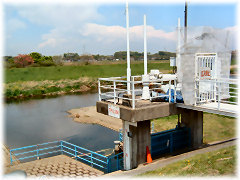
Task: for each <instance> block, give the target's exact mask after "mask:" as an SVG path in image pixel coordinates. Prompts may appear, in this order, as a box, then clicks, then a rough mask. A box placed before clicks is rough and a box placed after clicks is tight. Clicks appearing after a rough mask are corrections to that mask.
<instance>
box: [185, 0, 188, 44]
mask: <svg viewBox="0 0 240 180" xmlns="http://www.w3.org/2000/svg"><path fill="white" fill-rule="evenodd" d="M187 10H188V3H187V1H185V11H184V27H185V28H184V29H185V30H184V43H187Z"/></svg>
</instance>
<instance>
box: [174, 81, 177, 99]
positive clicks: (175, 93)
mask: <svg viewBox="0 0 240 180" xmlns="http://www.w3.org/2000/svg"><path fill="white" fill-rule="evenodd" d="M176 86H177V83H176V80H174V103H176V102H177V101H176V99H177V92H176V89H177V88H176Z"/></svg>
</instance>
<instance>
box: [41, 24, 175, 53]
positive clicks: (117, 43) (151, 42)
mask: <svg viewBox="0 0 240 180" xmlns="http://www.w3.org/2000/svg"><path fill="white" fill-rule="evenodd" d="M129 31H130V48H131V51H140V52H142V51H143V26H133V27H130V29H129ZM43 37H44V42H42V43H41V44H40V45H39V47H41V48H49V47H53V44H54V47H55V48H60V49H62V50H64V48H63V47H66V46H67V47H68V48H67V49H65V51H67V50H72V51H74V50H75V51H77V52H78V53H82V47H83V46H85V47H86V51H87V52H88V53H93V54H95V53H99V54H113V53H114V52H115V51H119V50H125V49H126V29H125V27H121V26H105V25H100V24H95V23H86V24H81V25H79V27H77V29H71V28H66V27H65V28H56V29H54V30H52V31H51V32H50V33H48V34H45V35H44V36H43ZM147 37H148V51H150V52H157V51H159V50H161V49H162V50H170V51H175V47H176V45H175V43H176V41H175V39H176V38H175V32H164V31H163V30H158V29H155V28H154V27H152V26H147ZM53 39H54V41H53ZM49 53H50V52H49Z"/></svg>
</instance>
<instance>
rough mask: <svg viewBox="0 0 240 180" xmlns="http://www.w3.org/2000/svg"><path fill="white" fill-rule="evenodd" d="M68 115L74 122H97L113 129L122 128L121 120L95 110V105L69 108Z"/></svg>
mask: <svg viewBox="0 0 240 180" xmlns="http://www.w3.org/2000/svg"><path fill="white" fill-rule="evenodd" d="M68 113H69V114H70V117H72V118H73V119H74V121H76V122H80V123H88V124H99V125H101V126H104V127H107V128H109V129H112V130H114V131H119V129H121V128H122V120H121V119H117V118H114V117H111V116H107V115H104V114H101V113H98V112H97V111H96V106H90V107H84V108H78V109H72V110H69V111H68Z"/></svg>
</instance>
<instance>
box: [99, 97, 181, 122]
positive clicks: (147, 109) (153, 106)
mask: <svg viewBox="0 0 240 180" xmlns="http://www.w3.org/2000/svg"><path fill="white" fill-rule="evenodd" d="M109 104H110V105H114V104H113V103H111V102H103V101H98V102H97V103H96V106H97V112H99V113H102V114H105V115H108V105H109ZM115 106H117V107H119V109H120V119H122V120H125V121H129V122H139V121H145V120H152V119H156V118H160V117H166V116H171V115H175V114H178V111H177V108H176V106H175V104H174V103H168V102H149V101H148V102H146V101H143V102H142V104H140V105H139V106H138V107H136V108H135V109H132V108H131V107H128V106H123V105H115Z"/></svg>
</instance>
